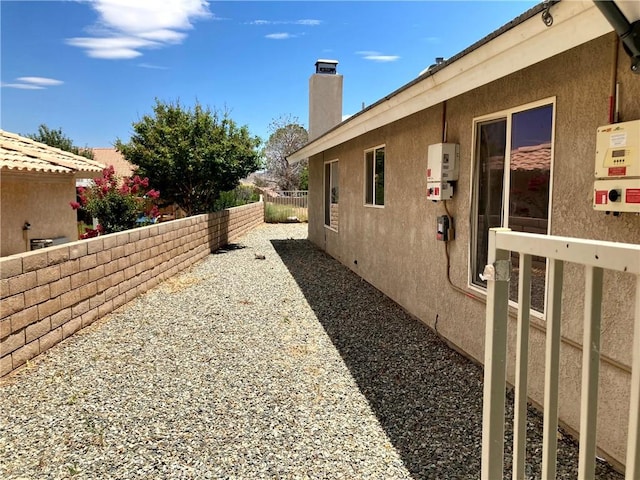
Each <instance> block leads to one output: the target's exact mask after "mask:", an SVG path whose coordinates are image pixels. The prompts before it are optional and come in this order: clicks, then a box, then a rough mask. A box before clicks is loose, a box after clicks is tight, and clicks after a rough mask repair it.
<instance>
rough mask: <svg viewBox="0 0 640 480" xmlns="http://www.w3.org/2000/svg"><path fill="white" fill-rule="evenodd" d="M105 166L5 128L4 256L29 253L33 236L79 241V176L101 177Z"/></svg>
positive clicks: (0, 198)
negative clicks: (76, 208)
mask: <svg viewBox="0 0 640 480" xmlns="http://www.w3.org/2000/svg"><path fill="white" fill-rule="evenodd" d="M104 167H105V165H104V164H102V163H100V162H97V161H94V160H90V159H87V158H85V157H82V156H80V155H75V154H73V153H71V152H67V151H63V150H60V149H58V148H54V147H51V146H49V145H45V144H44V143H40V142H36V141H34V140H32V139H30V138H27V137H23V136H21V135H17V134H15V133H10V132H6V131H4V130H0V256H2V257H6V256H8V255H13V254H17V253H22V252H28V251H29V250H30V248H31V244H30V241H31V240H32V239H52V240H54V241H55V242H56V243H64V242H73V241H75V240H77V238H78V231H77V223H76V220H77V214H76V212H75V211H74V210H73V209H72V208H71V206H70V205H69V203H70V202H73V201H75V200H76V180H78V179H87V178H94V177H97V176H99V174H100V172H101V171H102V169H103V168H104ZM26 224H29V228H28V229H23V227H25V226H26Z"/></svg>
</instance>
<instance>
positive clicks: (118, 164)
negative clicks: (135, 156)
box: [91, 148, 136, 177]
mask: <svg viewBox="0 0 640 480" xmlns="http://www.w3.org/2000/svg"><path fill="white" fill-rule="evenodd" d="M91 151H92V152H93V159H94V160H95V161H96V162H99V163H102V164H104V165H107V166H109V165H113V168H114V169H115V171H116V175H118V176H119V177H130V176H131V175H132V174H133V171H134V170H135V169H136V166H135V165H133V164H132V163H130V162H129V161H127V160H126V159H125V158H124V156H123V155H122V154H121V153H120V152H119V151H117V150H116V149H115V148H92V149H91Z"/></svg>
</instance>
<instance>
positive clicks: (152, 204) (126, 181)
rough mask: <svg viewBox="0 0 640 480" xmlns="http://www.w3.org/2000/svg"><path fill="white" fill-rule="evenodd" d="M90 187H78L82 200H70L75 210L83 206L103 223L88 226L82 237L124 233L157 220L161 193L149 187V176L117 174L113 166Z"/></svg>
mask: <svg viewBox="0 0 640 480" xmlns="http://www.w3.org/2000/svg"><path fill="white" fill-rule="evenodd" d="M93 182H94V184H93V185H92V186H91V187H89V188H83V187H78V197H79V200H80V201H79V202H70V205H71V208H73V209H74V210H78V209H82V210H84V211H86V212H87V213H89V214H90V215H91V216H92V217H95V218H97V219H98V221H99V222H100V223H99V225H98V226H97V227H96V228H95V229H91V228H87V229H86V232H85V233H84V234H82V235H81V236H80V238H91V237H96V236H98V235H100V234H103V233H113V232H121V231H123V230H128V229H131V228H135V227H138V226H141V225H148V224H150V223H154V222H155V221H156V219H157V217H158V216H159V212H158V206H157V204H156V202H157V200H158V198H159V197H160V192H158V191H157V190H154V189H150V188H149V179H148V178H140V177H139V176H138V175H136V176H134V177H124V178H122V180H121V181H120V179H119V178H118V177H117V176H116V174H115V170H114V168H113V165H111V166H109V167H108V168H105V169H104V170H103V171H102V177H99V178H95V179H94V180H93Z"/></svg>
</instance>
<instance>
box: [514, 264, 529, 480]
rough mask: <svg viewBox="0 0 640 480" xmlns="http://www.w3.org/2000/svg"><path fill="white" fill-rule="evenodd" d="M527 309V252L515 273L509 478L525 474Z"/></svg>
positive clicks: (527, 355)
mask: <svg viewBox="0 0 640 480" xmlns="http://www.w3.org/2000/svg"><path fill="white" fill-rule="evenodd" d="M530 310H531V255H526V254H520V275H519V277H518V330H517V339H516V380H515V401H514V419H513V478H516V479H518V478H525V472H524V465H525V457H526V448H527V366H528V362H529V323H530V321H529V320H530V319H529V315H530Z"/></svg>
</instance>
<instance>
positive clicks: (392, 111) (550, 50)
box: [289, 0, 613, 162]
mask: <svg viewBox="0 0 640 480" xmlns="http://www.w3.org/2000/svg"><path fill="white" fill-rule="evenodd" d="M551 15H552V16H553V25H552V26H551V27H547V26H545V24H544V23H543V22H542V19H541V17H540V14H537V15H534V16H533V17H531V18H529V19H528V20H526V21H524V22H523V23H521V24H520V25H517V26H516V27H514V28H512V29H510V30H508V31H506V32H504V33H503V34H501V35H500V36H498V37H496V38H494V39H493V40H491V41H489V42H487V43H486V44H484V45H482V46H480V47H478V48H477V49H476V50H473V51H472V52H470V53H468V54H466V55H465V56H463V57H462V58H460V59H459V60H457V61H455V62H453V63H451V64H450V65H447V66H446V67H444V68H443V69H442V70H439V71H437V72H435V73H434V74H433V75H430V76H427V77H425V78H424V79H423V80H422V81H419V82H417V83H415V84H414V85H411V86H409V87H406V88H404V89H400V91H398V93H396V94H391V96H390V97H389V98H388V99H387V100H385V101H380V102H379V103H378V104H377V105H373V106H372V107H371V108H370V109H369V110H366V111H364V112H363V113H362V114H360V115H356V116H354V117H351V118H349V119H348V120H347V121H345V122H344V123H343V124H342V125H340V126H338V127H337V128H335V129H334V130H331V131H329V132H328V133H326V134H324V135H323V136H321V137H319V138H318V139H316V140H314V141H313V142H311V143H309V144H308V145H306V146H305V147H303V148H301V149H300V150H298V151H297V152H295V153H293V154H292V155H290V156H289V160H290V161H292V162H297V161H300V160H302V159H305V158H308V157H310V156H312V155H315V154H317V153H320V152H323V151H325V150H327V149H329V148H331V147H334V146H336V145H339V144H341V143H343V142H346V141H348V140H351V139H353V138H356V137H358V136H360V135H362V134H364V133H366V132H369V131H371V130H374V129H376V128H379V127H382V126H384V125H388V124H390V123H392V122H394V121H397V120H400V119H401V118H404V117H407V116H409V115H412V114H414V113H417V112H419V111H421V110H424V109H426V108H429V107H432V106H433V105H437V104H438V103H441V102H443V101H444V100H448V99H450V98H453V97H455V96H457V95H460V94H463V93H465V92H469V91H471V90H474V89H475V88H478V87H481V86H482V85H486V84H487V83H490V82H492V81H494V80H497V79H499V78H502V77H505V76H507V75H509V74H511V73H513V72H516V71H518V70H521V69H523V68H526V67H529V66H531V65H533V64H535V63H538V62H540V61H542V60H546V59H547V58H551V57H553V56H554V55H557V54H559V53H562V52H565V51H567V50H570V49H572V48H574V47H577V46H578V45H581V44H583V43H586V42H588V41H590V40H593V39H595V38H598V37H600V36H602V35H605V34H606V33H608V32H611V31H613V28H612V27H611V25H609V23H608V22H607V20H606V19H605V18H604V16H603V15H602V14H601V13H600V11H599V10H598V8H597V7H596V6H595V5H594V3H593V2H592V1H591V0H582V1H575V0H569V1H567V0H565V1H562V2H560V3H558V4H556V5H554V6H553V7H552V8H551Z"/></svg>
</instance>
